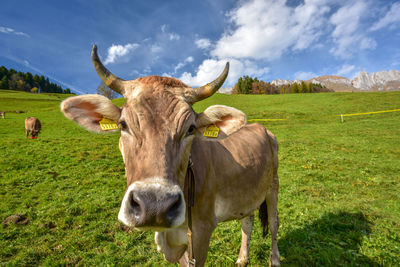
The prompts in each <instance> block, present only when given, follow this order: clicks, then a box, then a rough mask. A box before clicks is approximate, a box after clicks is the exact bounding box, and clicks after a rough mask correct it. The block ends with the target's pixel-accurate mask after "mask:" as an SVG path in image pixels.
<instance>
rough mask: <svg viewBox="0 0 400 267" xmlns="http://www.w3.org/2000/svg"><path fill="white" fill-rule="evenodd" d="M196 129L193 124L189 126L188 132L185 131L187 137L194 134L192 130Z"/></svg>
mask: <svg viewBox="0 0 400 267" xmlns="http://www.w3.org/2000/svg"><path fill="white" fill-rule="evenodd" d="M195 129H196V126H194V125H193V124H192V125H190V127H189V129H188V131H187V135H192V134H194V130H195Z"/></svg>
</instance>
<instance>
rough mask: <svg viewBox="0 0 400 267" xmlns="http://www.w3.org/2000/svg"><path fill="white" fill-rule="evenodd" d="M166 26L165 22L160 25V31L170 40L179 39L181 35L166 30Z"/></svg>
mask: <svg viewBox="0 0 400 267" xmlns="http://www.w3.org/2000/svg"><path fill="white" fill-rule="evenodd" d="M167 28H168V25H167V24H163V25H161V32H162V33H165V34H166V35H167V36H168V39H169V40H170V41H178V40H180V39H181V36H180V35H179V34H177V33H174V32H168V31H167Z"/></svg>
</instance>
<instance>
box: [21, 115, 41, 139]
mask: <svg viewBox="0 0 400 267" xmlns="http://www.w3.org/2000/svg"><path fill="white" fill-rule="evenodd" d="M41 129H42V125H41V123H40V121H39V119H38V118H35V117H28V118H26V119H25V134H26V137H29V135H30V136H31V137H30V138H31V139H36V138H37V136H38V134H39V133H40V130H41Z"/></svg>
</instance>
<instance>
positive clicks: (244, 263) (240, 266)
mask: <svg viewBox="0 0 400 267" xmlns="http://www.w3.org/2000/svg"><path fill="white" fill-rule="evenodd" d="M248 264H249V260H248V259H247V260H246V259H238V260H237V261H236V266H238V267H245V266H247V265H248Z"/></svg>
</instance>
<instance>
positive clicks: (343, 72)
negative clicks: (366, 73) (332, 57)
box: [336, 64, 356, 76]
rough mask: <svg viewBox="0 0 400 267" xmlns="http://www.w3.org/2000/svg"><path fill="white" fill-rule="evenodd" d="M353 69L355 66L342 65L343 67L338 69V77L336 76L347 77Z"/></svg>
mask: <svg viewBox="0 0 400 267" xmlns="http://www.w3.org/2000/svg"><path fill="white" fill-rule="evenodd" d="M355 68H356V66H354V65H349V64H344V65H343V66H341V67H340V69H339V70H338V72H337V73H336V75H338V76H343V75H347V74H349V73H350V72H352V71H354V69H355Z"/></svg>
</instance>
